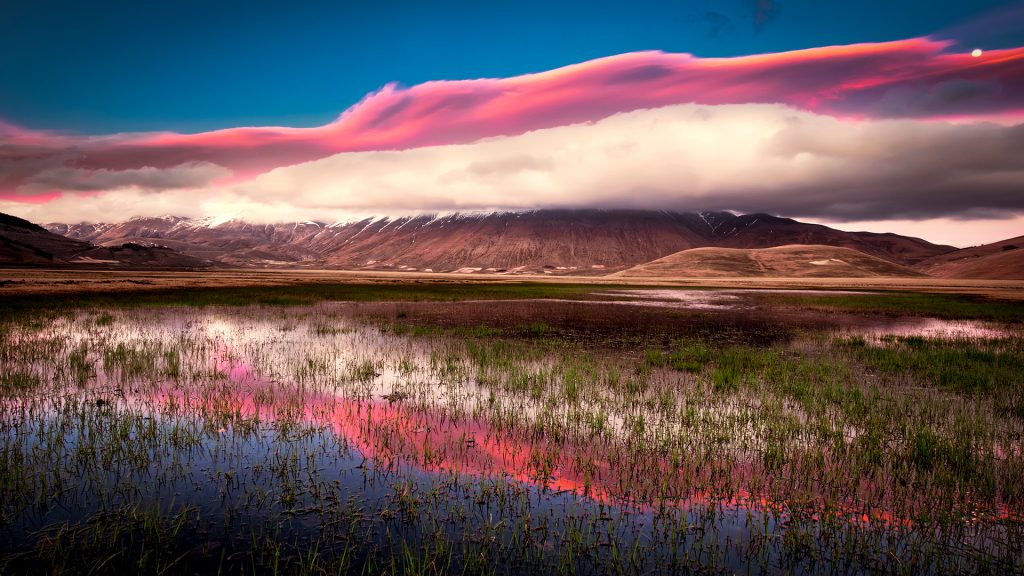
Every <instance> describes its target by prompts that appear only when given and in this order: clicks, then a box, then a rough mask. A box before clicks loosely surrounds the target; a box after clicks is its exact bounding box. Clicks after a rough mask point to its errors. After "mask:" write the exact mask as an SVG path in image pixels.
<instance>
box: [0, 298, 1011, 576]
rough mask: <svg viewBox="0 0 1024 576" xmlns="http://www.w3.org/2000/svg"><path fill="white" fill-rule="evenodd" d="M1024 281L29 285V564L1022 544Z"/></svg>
mask: <svg viewBox="0 0 1024 576" xmlns="http://www.w3.org/2000/svg"><path fill="white" fill-rule="evenodd" d="M1021 308H1022V305H1021V304H1020V302H1019V301H1001V300H993V299H985V298H979V297H967V296H962V295H943V294H920V293H913V292H888V293H880V292H870V291H860V290H842V291H829V290H738V289H686V290H683V289H676V288H666V287H664V286H659V287H630V286H607V285H595V286H587V285H576V284H572V285H568V284H567V285H542V284H536V285H534V284H529V283H524V284H521V285H520V284H504V285H500V286H487V285H484V286H464V285H463V286H452V285H433V284H430V283H425V284H422V285H417V286H411V287H410V286H400V287H394V286H361V287H360V286H351V285H347V286H337V287H324V286H316V287H313V288H310V289H309V290H308V291H303V290H302V289H301V288H296V287H284V288H281V287H271V288H262V289H257V288H228V289H220V290H215V289H195V290H192V291H170V292H164V293H159V294H155V295H154V294H149V295H147V294H146V293H137V294H130V295H123V296H120V297H114V296H111V295H110V294H100V295H81V296H79V297H74V298H71V297H62V298H60V299H57V300H56V301H49V302H47V301H43V300H41V299H39V298H38V297H34V298H32V299H21V300H18V299H15V298H11V299H8V300H7V301H5V302H4V303H3V310H4V314H3V319H2V320H0V519H2V522H0V525H2V528H0V572H3V573H152V574H167V573H182V572H187V573H213V572H217V573H224V574H236V573H237V574H242V573H247V574H250V573H254V572H273V573H308V574H324V573H366V574H380V573H386V574H450V573H455V574H520V573H523V574H526V573H560V574H606V573H616V574H619V573H626V574H655V573H804V574H810V573H822V572H826V573H842V574H862V573H879V572H883V573H914V574H922V573H923V574H950V573H996V574H1005V573H1015V572H1021V571H1022V570H1024V564H1022V561H1021V557H1022V556H1024V550H1022V547H1024V522H1022V521H1024V516H1022V513H1024V447H1022V444H1024V387H1022V386H1021V383H1022V376H1021V370H1020V367H1021V366H1024V324H1022V315H1024V311H1022V309H1021Z"/></svg>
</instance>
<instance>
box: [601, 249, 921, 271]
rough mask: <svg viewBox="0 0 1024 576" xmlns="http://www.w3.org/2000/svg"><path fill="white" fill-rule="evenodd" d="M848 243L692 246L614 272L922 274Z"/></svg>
mask: <svg viewBox="0 0 1024 576" xmlns="http://www.w3.org/2000/svg"><path fill="white" fill-rule="evenodd" d="M921 275H922V274H921V273H919V272H916V271H915V270H913V269H911V268H908V267H906V266H902V265H900V264H896V263H893V262H890V261H888V260H883V259H882V258H878V257H876V256H870V255H868V254H864V253H863V252H860V251H857V250H854V249H852V248H843V247H836V246H823V245H815V244H810V245H808V244H791V245H786V246H777V247H774V248H692V249H689V250H683V251H681V252H676V253H675V254H671V255H669V256H665V257H664V258H659V259H657V260H654V261H652V262H647V263H645V264H640V265H638V266H634V267H632V268H629V269H627V270H623V271H621V272H618V273H616V274H614V276H620V277H628V278H672V277H694V278H718V277H758V276H761V277H786V278H832V277H843V278H868V277H879V276H895V277H903V276H921Z"/></svg>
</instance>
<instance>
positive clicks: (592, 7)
mask: <svg viewBox="0 0 1024 576" xmlns="http://www.w3.org/2000/svg"><path fill="white" fill-rule="evenodd" d="M555 4H556V3H553V2H534V1H523V2H482V1H479V2H441V1H438V2H400V1H398V2H367V3H343V2H269V1H258V0H257V1H249V2H238V1H233V0H228V1H224V2H210V1H206V2H199V1H194V0H183V1H179V2H165V1H149V2H122V1H109V0H100V1H93V2H83V1H63V2H61V1H55V0H6V1H5V2H4V3H3V7H2V8H0V119H2V120H5V121H7V122H11V123H14V124H17V125H20V126H23V127H27V128H35V129H59V130H65V131H73V132H79V133H94V134H95V133H112V132H120V131H138V130H175V131H184V132H195V131H202V130H209V129H213V128H222V127H230V126H239V125H288V126H310V125H316V124H322V123H324V122H327V121H329V120H331V119H333V118H334V117H336V116H337V114H338V113H339V112H341V111H342V110H344V109H346V108H348V107H349V106H350V105H352V104H354V103H355V102H357V101H358V100H360V99H361V98H362V97H363V96H364V95H366V94H367V93H368V92H371V91H373V90H376V89H378V88H380V87H381V86H383V85H384V84H386V83H388V82H399V83H401V84H403V85H414V84H417V83H421V82H425V81H429V80H438V79H462V78H480V77H504V76H511V75H516V74H522V73H527V72H540V71H543V70H548V69H551V68H555V67H558V66H562V65H566V64H571V63H576V62H581V61H585V60H589V59H592V58H596V57H601V56H609V55H613V54H619V53H623V52H630V51H637V50H663V51H667V52H691V53H694V54H696V55H698V56H737V55H744V54H754V53H768V52H779V51H784V50H791V49H798V48H809V47H815V46H823V45H836V44H848V43H853V42H867V41H882V40H894V39H902V38H909V37H914V36H921V35H926V34H933V33H936V32H939V33H941V32H943V31H951V32H952V34H953V35H957V31H958V30H959V31H961V32H963V34H960V36H973V37H968V38H960V39H963V40H964V41H965V42H968V43H972V42H973V43H978V44H979V45H983V47H985V48H995V47H1004V46H1013V45H1020V44H1022V43H1024V41H1022V36H1024V31H1021V30H1020V28H1019V27H1012V26H1003V27H1002V29H996V28H999V27H998V26H997V27H995V28H993V27H985V26H982V27H981V28H980V29H979V26H973V27H967V28H964V27H963V23H965V22H970V21H971V20H972V19H973V18H977V17H978V16H980V15H984V14H985V13H987V12H990V11H991V10H993V9H997V8H999V7H1006V6H1008V5H1019V4H1020V3H1019V2H1018V3H1012V2H1011V3H1007V2H1005V1H979V0H971V1H965V0H957V1H929V2H908V1H893V0H890V1H881V0H864V1H860V2H822V1H797V0H777V1H767V0H711V1H699V2H682V1H676V2H657V1H650V0H634V1H630V2H596V1H590V2H558V3H557V5H555ZM972 28H973V29H972Z"/></svg>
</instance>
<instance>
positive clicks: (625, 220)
mask: <svg viewBox="0 0 1024 576" xmlns="http://www.w3.org/2000/svg"><path fill="white" fill-rule="evenodd" d="M1021 247H1024V237H1021V238H1014V239H1010V240H1006V241H1004V242H998V243H995V244H990V245H986V246H981V247H974V248H967V249H963V250H957V249H956V248H954V247H952V246H943V245H938V244H932V243H930V242H927V241H925V240H922V239H920V238H912V237H908V236H901V235H898V234H891V233H888V234H879V233H873V232H846V231H842V230H836V229H834V228H830V227H828V226H823V225H820V224H811V223H806V222H800V221H797V220H793V219H791V218H781V217H778V216H772V215H768V214H734V213H731V212H699V213H694V212H671V211H650V210H598V209H579V210H535V211H526V212H492V213H461V214H460V213H454V214H445V215H421V216H408V217H398V218H392V217H379V218H366V219H362V220H354V221H349V222H336V223H325V222H313V221H307V222H293V223H284V224H255V223H250V222H246V221H243V220H227V221H216V220H212V219H200V218H184V217H180V216H164V217H147V218H133V219H130V220H127V221H124V222H116V223H102V224H88V223H80V224H66V223H58V222H54V223H49V224H46V225H45V226H38V225H36V224H33V223H31V222H28V221H26V220H22V219H20V218H16V217H14V216H7V215H0V264H7V265H10V264H14V265H28V266H40V265H56V266H60V265H76V266H77V265H102V266H112V267H117V266H121V267H142V268H158V267H162V268H205V267H211V266H214V267H243V268H253V267H257V268H311V269H317V268H328V269H347V270H377V271H388V270H390V271H409V272H456V273H475V272H480V273H499V274H556V275H574V274H576V275H605V274H616V275H617V276H624V277H670V276H690V277H694V276H799V277H823V276H833V277H836V276H862V277H863V276H921V275H930V276H939V277H956V278H1024V249H1019V248H1021Z"/></svg>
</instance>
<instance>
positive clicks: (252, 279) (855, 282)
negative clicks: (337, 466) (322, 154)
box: [0, 267, 1024, 300]
mask: <svg viewBox="0 0 1024 576" xmlns="http://www.w3.org/2000/svg"><path fill="white" fill-rule="evenodd" d="M518 282H545V283H586V284H593V285H607V286H609V287H613V286H618V287H622V286H625V285H629V286H659V287H679V288H687V287H690V288H730V289H758V290H766V289H767V290H801V289H812V290H868V291H886V290H898V291H913V292H937V293H946V294H971V295H978V296H986V297H991V298H1000V299H1009V300H1024V280H978V279H970V278H968V279H963V278H931V277H924V276H917V277H891V276H890V277H883V276H876V277H871V278H768V277H747V278H738V277H732V278H622V277H616V276H610V275H605V276H555V275H551V274H536V275H522V276H508V275H504V274H472V275H471V274H458V275H456V274H445V273H433V274H425V273H422V272H389V271H373V270H302V269H291V270H285V269H254V268H250V269H233V270H232V269H219V270H217V271H216V273H211V272H210V271H209V270H207V271H199V270H102V269H97V268H95V267H88V268H86V267H82V268H68V267H64V268H54V269H51V268H26V267H22V268H7V269H3V270H0V298H2V297H4V296H18V295H52V296H60V295H64V294H77V293H100V292H108V293H109V292H114V293H122V292H133V291H149V290H168V289H181V288H185V289H190V288H227V287H247V286H252V287H255V286H310V285H316V284H371V285H374V284H431V285H443V284H493V283H518Z"/></svg>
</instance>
